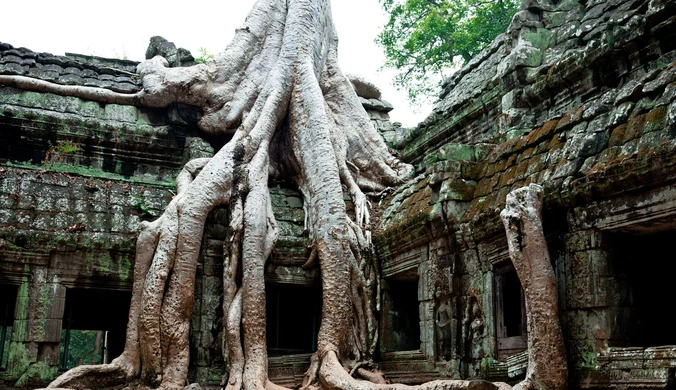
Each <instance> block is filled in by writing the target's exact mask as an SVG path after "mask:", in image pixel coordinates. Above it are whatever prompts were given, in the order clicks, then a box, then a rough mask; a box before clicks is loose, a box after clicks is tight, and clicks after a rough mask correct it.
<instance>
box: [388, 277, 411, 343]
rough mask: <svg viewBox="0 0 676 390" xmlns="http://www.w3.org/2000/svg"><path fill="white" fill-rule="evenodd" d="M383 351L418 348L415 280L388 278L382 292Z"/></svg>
mask: <svg viewBox="0 0 676 390" xmlns="http://www.w3.org/2000/svg"><path fill="white" fill-rule="evenodd" d="M383 298H384V302H383V306H384V312H383V314H384V315H385V317H386V318H385V324H383V325H384V327H385V328H384V332H383V340H381V342H382V350H383V352H394V351H419V350H420V303H419V302H418V279H417V275H416V278H415V279H388V280H387V289H386V291H385V294H384V297H383Z"/></svg>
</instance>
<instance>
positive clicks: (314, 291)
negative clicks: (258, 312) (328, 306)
mask: <svg viewBox="0 0 676 390" xmlns="http://www.w3.org/2000/svg"><path fill="white" fill-rule="evenodd" d="M265 295H266V306H267V310H266V311H267V313H266V316H267V329H266V332H267V345H268V356H270V357H274V356H283V355H294V354H309V353H313V352H315V351H316V350H317V334H318V332H319V325H320V322H321V313H322V290H321V288H320V287H319V286H295V285H286V284H268V285H266V286H265Z"/></svg>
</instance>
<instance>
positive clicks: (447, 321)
mask: <svg viewBox="0 0 676 390" xmlns="http://www.w3.org/2000/svg"><path fill="white" fill-rule="evenodd" d="M435 295H436V298H437V302H438V307H437V315H436V318H435V323H436V328H437V356H438V357H440V358H441V359H443V360H451V358H452V351H453V330H452V326H451V323H452V319H453V312H452V311H451V297H450V296H449V294H448V292H446V291H444V290H441V289H437V291H436V293H435Z"/></svg>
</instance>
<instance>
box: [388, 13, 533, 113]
mask: <svg viewBox="0 0 676 390" xmlns="http://www.w3.org/2000/svg"><path fill="white" fill-rule="evenodd" d="M380 2H381V4H382V6H383V8H384V9H385V11H387V12H388V13H389V14H390V18H389V20H388V22H387V24H386V25H385V27H384V28H383V31H382V32H381V33H380V34H379V35H378V37H377V38H376V43H377V44H378V45H380V46H381V47H382V48H383V49H384V51H385V58H386V62H385V67H390V68H394V69H397V70H399V73H398V74H397V75H396V76H395V79H394V85H395V86H396V87H398V88H400V89H406V90H407V91H408V95H409V98H410V99H411V101H415V100H416V99H418V98H419V97H422V96H430V95H431V94H433V93H435V92H436V91H437V89H438V86H439V82H440V81H441V79H442V78H443V77H444V76H447V75H448V73H449V71H450V70H451V69H453V68H457V67H459V66H462V65H463V64H464V63H465V62H467V61H469V60H470V59H471V58H472V57H474V56H475V55H476V54H477V53H479V52H480V51H481V50H483V49H484V48H486V47H487V46H488V45H489V44H490V43H491V42H492V41H493V39H494V38H495V37H496V36H497V35H498V34H500V33H501V32H504V31H505V30H506V29H507V26H508V25H509V22H510V21H511V19H512V16H513V15H514V13H516V11H517V10H518V8H519V4H520V2H519V1H517V0H496V1H488V0H380Z"/></svg>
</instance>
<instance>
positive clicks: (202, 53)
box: [195, 47, 214, 64]
mask: <svg viewBox="0 0 676 390" xmlns="http://www.w3.org/2000/svg"><path fill="white" fill-rule="evenodd" d="M197 51H199V56H197V57H195V62H197V63H198V64H206V63H207V62H209V60H213V59H214V55H213V54H211V53H209V52H208V51H207V49H206V48H204V47H200V48H199V49H197Z"/></svg>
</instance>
